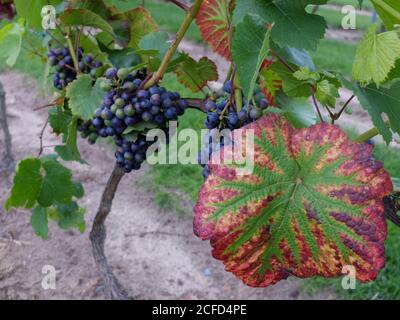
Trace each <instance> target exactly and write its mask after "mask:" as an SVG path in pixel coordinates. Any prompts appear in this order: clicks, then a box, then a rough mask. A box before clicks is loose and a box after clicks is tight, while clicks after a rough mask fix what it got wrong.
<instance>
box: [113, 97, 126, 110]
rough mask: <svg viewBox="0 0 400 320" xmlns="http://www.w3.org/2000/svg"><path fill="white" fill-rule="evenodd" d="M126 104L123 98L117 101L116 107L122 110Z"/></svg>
mask: <svg viewBox="0 0 400 320" xmlns="http://www.w3.org/2000/svg"><path fill="white" fill-rule="evenodd" d="M124 104H125V101H124V100H123V99H121V98H118V99H117V100H115V105H116V106H117V107H118V108H122V107H123V106H124Z"/></svg>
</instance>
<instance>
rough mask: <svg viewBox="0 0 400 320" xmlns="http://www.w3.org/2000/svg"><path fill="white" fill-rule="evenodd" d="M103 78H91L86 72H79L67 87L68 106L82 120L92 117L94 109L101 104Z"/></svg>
mask: <svg viewBox="0 0 400 320" xmlns="http://www.w3.org/2000/svg"><path fill="white" fill-rule="evenodd" d="M102 81H103V80H102V79H101V78H99V79H97V81H96V83H95V84H94V85H92V83H93V80H92V78H91V77H90V75H88V74H81V75H79V76H78V77H77V79H76V80H74V81H73V82H71V83H70V84H69V85H68V87H67V93H66V96H67V98H69V107H70V108H71V111H72V114H73V115H74V116H77V117H78V118H80V119H82V120H90V119H91V118H93V116H94V113H95V111H96V109H97V108H98V107H99V106H100V105H101V103H102V100H103V97H104V91H103V90H102V89H101V88H100V83H101V82H102Z"/></svg>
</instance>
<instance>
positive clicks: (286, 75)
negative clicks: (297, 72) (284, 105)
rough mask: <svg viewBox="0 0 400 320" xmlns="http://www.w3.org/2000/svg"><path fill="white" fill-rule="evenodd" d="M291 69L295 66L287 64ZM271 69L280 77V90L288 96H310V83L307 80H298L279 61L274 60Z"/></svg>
mask: <svg viewBox="0 0 400 320" xmlns="http://www.w3.org/2000/svg"><path fill="white" fill-rule="evenodd" d="M289 65H290V66H291V67H292V68H293V69H295V66H294V65H293V64H289ZM271 69H272V70H273V71H274V72H276V73H277V74H278V76H279V77H280V78H281V79H282V90H283V92H284V93H285V94H287V95H288V96H289V97H309V96H311V90H310V84H309V83H308V82H307V81H303V80H298V79H296V78H295V77H294V75H293V72H292V71H290V70H288V69H287V68H286V67H285V66H283V65H282V64H281V63H278V62H274V63H273V64H272V65H271Z"/></svg>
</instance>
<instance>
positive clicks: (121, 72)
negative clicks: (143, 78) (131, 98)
mask: <svg viewBox="0 0 400 320" xmlns="http://www.w3.org/2000/svg"><path fill="white" fill-rule="evenodd" d="M128 74H129V69H127V68H121V69H119V70H118V72H117V76H118V78H119V79H120V80H125V78H126V77H127V76H128Z"/></svg>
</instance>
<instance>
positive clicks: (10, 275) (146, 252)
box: [0, 73, 332, 299]
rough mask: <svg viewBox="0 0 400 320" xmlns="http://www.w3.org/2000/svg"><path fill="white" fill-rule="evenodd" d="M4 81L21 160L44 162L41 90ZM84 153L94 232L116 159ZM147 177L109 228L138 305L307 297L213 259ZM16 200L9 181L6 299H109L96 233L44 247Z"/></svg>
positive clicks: (84, 148)
mask: <svg viewBox="0 0 400 320" xmlns="http://www.w3.org/2000/svg"><path fill="white" fill-rule="evenodd" d="M0 81H2V82H3V84H4V86H5V89H6V92H7V104H8V113H9V122H10V130H11V134H12V136H13V148H14V155H15V157H16V159H21V158H23V157H25V156H27V155H29V154H31V155H36V154H37V152H38V147H39V139H38V135H39V132H40V130H41V128H42V126H43V123H44V121H45V117H46V112H45V111H41V112H33V111H32V109H33V108H34V107H35V106H39V105H42V104H44V103H45V102H48V99H45V98H38V97H37V90H36V88H35V85H34V83H33V82H32V81H31V80H30V81H29V80H27V79H25V78H24V77H23V76H21V75H19V74H16V73H4V74H1V75H0ZM0 140H1V139H0ZM54 143H57V139H56V138H55V137H53V136H52V135H51V134H50V132H49V131H46V134H45V145H52V144H54ZM2 148H4V146H3V145H1V142H0V149H2ZM80 149H81V152H82V155H83V157H84V158H85V159H86V160H87V161H88V162H89V165H78V164H73V165H72V167H73V170H74V172H75V177H76V178H77V179H79V180H80V181H81V182H82V183H83V184H84V186H85V190H86V196H85V197H84V199H83V201H82V203H81V204H82V206H84V207H86V208H87V214H86V221H87V226H88V229H89V228H90V226H91V223H92V219H93V216H94V213H95V210H96V208H97V204H98V203H99V200H100V195H101V192H102V189H103V186H104V184H105V182H106V179H107V177H108V175H109V174H110V172H111V170H112V168H113V165H114V159H113V156H112V151H111V150H110V149H109V147H108V146H105V145H104V146H98V145H97V146H89V145H88V144H86V143H85V142H84V141H81V144H80ZM69 166H70V167H71V165H69ZM145 174H146V169H144V170H142V171H141V172H140V173H138V174H130V175H128V176H125V177H124V179H123V181H122V183H121V185H120V187H119V191H118V194H117V196H116V199H115V201H114V206H113V209H112V213H111V216H110V218H109V219H108V221H107V228H108V239H107V242H106V254H107V255H108V257H109V260H110V264H111V266H112V267H113V269H114V271H115V273H116V275H117V276H118V277H119V279H120V280H121V282H122V283H123V284H124V285H125V286H126V288H127V290H128V292H129V293H130V295H132V296H133V297H134V298H137V299H302V298H305V297H304V296H303V295H301V294H299V290H298V286H299V283H300V280H297V279H290V280H288V281H282V282H281V283H279V284H277V285H275V286H272V287H269V288H265V289H253V288H248V287H246V286H245V285H243V284H242V283H241V282H240V281H239V280H237V279H235V278H234V277H233V276H232V275H231V274H229V273H226V272H225V271H224V270H223V265H222V263H220V262H218V261H215V260H214V259H213V258H212V257H211V253H210V246H209V244H208V243H207V242H202V241H200V240H199V239H197V238H196V237H195V236H194V235H193V232H192V218H191V215H190V214H189V215H187V216H183V217H182V216H178V215H176V214H175V213H174V212H163V213H162V212H160V210H159V208H158V207H157V206H156V205H155V204H154V203H153V201H152V195H151V194H148V193H146V191H145V190H144V188H141V186H140V185H138V183H136V180H137V178H138V175H145ZM8 193H9V181H8V180H7V178H6V177H5V176H1V177H0V206H1V208H0V299H103V298H104V295H103V293H102V290H101V281H100V280H99V277H98V273H97V270H96V266H95V264H94V261H93V258H92V255H91V248H90V242H89V239H88V232H86V233H84V234H79V233H78V232H76V231H68V232H64V231H61V230H59V229H58V227H57V226H55V225H54V224H51V226H50V239H49V240H48V241H43V240H41V239H40V238H38V237H37V236H35V235H34V234H33V231H32V228H31V226H30V224H29V218H30V214H29V212H27V211H21V210H12V211H11V212H10V213H6V212H4V210H3V209H2V207H3V203H4V201H5V199H6V197H7V195H8ZM44 265H53V266H54V267H55V268H56V270H57V278H56V280H57V282H56V289H55V290H44V289H43V288H42V286H41V281H42V277H43V274H42V268H43V266H44ZM319 298H332V297H331V296H330V295H329V294H324V295H321V296H319Z"/></svg>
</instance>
